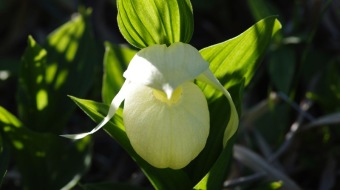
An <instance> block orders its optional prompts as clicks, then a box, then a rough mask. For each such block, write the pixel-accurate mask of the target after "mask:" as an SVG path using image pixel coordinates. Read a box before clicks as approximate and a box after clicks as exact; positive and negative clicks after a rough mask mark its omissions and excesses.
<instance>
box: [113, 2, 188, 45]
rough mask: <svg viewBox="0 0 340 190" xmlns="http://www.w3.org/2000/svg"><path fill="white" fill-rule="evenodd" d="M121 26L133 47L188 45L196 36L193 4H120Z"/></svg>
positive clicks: (118, 3)
mask: <svg viewBox="0 0 340 190" xmlns="http://www.w3.org/2000/svg"><path fill="white" fill-rule="evenodd" d="M117 7H118V26H119V29H120V32H121V33H122V35H123V36H124V38H125V39H126V40H127V41H128V42H129V43H130V44H131V45H133V46H136V47H138V48H145V47H148V46H150V45H153V44H167V45H170V44H172V43H174V42H184V43H188V42H189V41H190V39H191V36H192V33H193V28H194V27H193V25H194V21H193V13H192V7H191V3H190V0H143V1H140V0H118V1H117Z"/></svg>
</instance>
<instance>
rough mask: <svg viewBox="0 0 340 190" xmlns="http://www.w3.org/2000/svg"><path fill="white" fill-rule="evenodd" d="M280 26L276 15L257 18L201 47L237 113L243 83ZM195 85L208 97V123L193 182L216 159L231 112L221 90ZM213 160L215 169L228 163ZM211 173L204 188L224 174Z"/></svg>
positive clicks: (221, 168)
mask: <svg viewBox="0 0 340 190" xmlns="http://www.w3.org/2000/svg"><path fill="white" fill-rule="evenodd" d="M279 29H280V23H279V22H278V21H277V20H276V18H275V17H268V18H266V19H263V20H261V21H259V22H258V23H256V24H255V25H253V26H252V27H250V28H249V29H248V30H246V31H245V32H243V33H242V34H240V35H239V36H237V37H235V38H232V39H230V40H228V41H226V42H223V43H220V44H216V45H213V46H210V47H207V48H205V49H202V50H201V51H200V53H201V55H202V56H203V58H204V59H205V60H207V61H208V62H209V63H210V69H211V70H212V72H214V74H215V76H216V77H217V78H218V79H219V80H220V81H221V83H222V84H223V85H224V87H225V88H227V89H228V88H229V91H230V94H231V95H232V97H233V99H234V102H235V105H236V108H237V110H238V112H239V115H240V110H241V101H242V92H243V88H244V87H243V84H245V85H247V84H248V83H249V81H250V79H251V78H252V76H253V75H254V73H255V70H256V68H257V67H258V65H259V63H260V61H261V59H262V58H263V56H264V54H265V52H266V50H267V48H268V46H269V44H270V40H271V38H272V36H273V34H275V33H276V32H277V31H278V30H279ZM198 85H199V86H200V87H201V88H202V89H203V92H204V94H205V95H206V97H207V99H208V103H209V110H210V121H211V122H210V126H211V127H210V135H209V138H208V141H207V144H206V147H205V148H204V150H203V151H202V153H201V154H200V156H199V157H198V158H197V159H196V161H195V162H196V164H197V166H196V167H194V169H193V171H192V173H193V174H195V177H194V181H195V182H196V180H199V179H200V178H202V177H203V176H200V175H202V174H203V175H205V173H207V172H208V171H209V168H211V167H212V166H213V165H214V164H215V161H216V160H217V159H219V156H220V152H221V151H222V139H223V135H222V134H223V133H224V130H225V126H226V125H227V122H228V117H229V115H230V114H229V113H230V109H229V106H221V105H228V101H227V100H226V99H224V98H223V97H221V96H222V93H220V92H219V91H217V90H215V89H213V88H212V87H211V86H208V85H207V84H204V83H200V82H198ZM230 143H231V142H230ZM224 159H225V160H229V159H230V158H229V159H228V158H227V157H225V158H224ZM216 164H217V166H214V168H216V170H221V171H223V170H224V171H225V170H227V167H228V165H219V164H218V163H216ZM218 165H219V166H218ZM211 172H213V173H221V172H217V171H214V170H211ZM210 174H211V173H208V174H207V175H208V176H209V179H208V180H206V186H207V188H208V187H209V184H215V183H217V184H219V185H220V184H222V183H223V178H220V176H212V175H210ZM225 174H226V173H225ZM216 179H220V181H219V182H218V180H216ZM209 180H213V181H214V183H210V182H209ZM197 182H198V181H197ZM200 185H201V187H202V186H203V184H202V183H200ZM215 187H216V186H215Z"/></svg>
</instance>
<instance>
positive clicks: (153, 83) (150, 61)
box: [124, 42, 209, 98]
mask: <svg viewBox="0 0 340 190" xmlns="http://www.w3.org/2000/svg"><path fill="white" fill-rule="evenodd" d="M208 67H209V64H208V63H207V62H206V61H205V60H204V59H203V58H202V56H201V55H200V54H199V52H198V50H197V49H195V48H194V47H192V46H191V45H189V44H184V43H181V42H177V43H174V44H172V45H170V46H169V47H167V46H166V45H153V46H150V47H147V48H145V49H142V50H141V51H139V52H138V53H137V54H136V55H135V56H134V57H133V58H132V60H131V62H130V64H129V66H128V69H127V70H126V71H125V72H124V77H125V78H126V79H127V80H130V81H132V82H134V83H140V84H144V85H146V86H149V87H152V88H156V89H158V90H162V91H164V92H166V94H167V96H168V98H170V97H171V94H172V92H173V91H174V89H176V88H177V86H178V85H180V84H182V83H184V82H186V81H190V80H194V79H195V78H196V77H197V76H198V75H199V74H201V73H202V72H203V71H205V70H206V69H207V68H208Z"/></svg>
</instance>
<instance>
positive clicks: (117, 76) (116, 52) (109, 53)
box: [102, 42, 137, 104]
mask: <svg viewBox="0 0 340 190" xmlns="http://www.w3.org/2000/svg"><path fill="white" fill-rule="evenodd" d="M136 52H137V51H135V50H132V49H130V48H128V47H121V46H117V45H114V44H111V43H109V42H106V43H105V55H104V76H103V86H102V99H103V102H104V103H106V104H109V103H111V101H112V99H113V97H114V96H115V95H116V94H117V93H118V91H119V90H120V88H121V87H122V85H123V83H124V81H125V79H124V77H123V72H124V71H125V70H126V68H127V65H128V64H129V62H130V61H131V59H132V57H133V56H134V55H135V54H136Z"/></svg>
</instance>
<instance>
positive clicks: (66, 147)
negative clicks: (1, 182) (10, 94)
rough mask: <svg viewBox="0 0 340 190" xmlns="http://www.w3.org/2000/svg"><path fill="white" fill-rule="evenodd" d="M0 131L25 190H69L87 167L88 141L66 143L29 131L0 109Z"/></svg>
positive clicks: (44, 134)
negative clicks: (6, 142)
mask: <svg viewBox="0 0 340 190" xmlns="http://www.w3.org/2000/svg"><path fill="white" fill-rule="evenodd" d="M0 129H1V132H3V134H4V135H5V137H6V139H8V140H9V142H10V146H11V153H12V154H13V158H14V160H15V162H16V165H17V167H18V169H19V171H20V173H21V175H22V178H23V184H24V187H25V188H26V189H61V188H65V189H70V188H71V187H72V186H74V185H75V184H76V183H77V182H78V180H79V179H80V177H81V175H82V174H83V173H84V172H85V171H86V169H87V168H88V167H89V164H90V161H91V156H90V154H89V150H90V146H89V145H90V144H89V143H90V139H89V138H84V139H82V140H80V141H76V142H70V141H68V140H65V139H64V138H62V137H59V136H57V135H53V134H47V133H37V132H34V131H31V130H29V129H28V128H26V127H24V126H23V124H22V123H21V122H20V121H19V120H18V119H17V118H16V117H15V116H13V115H12V114H10V113H9V112H8V111H6V110H5V109H4V108H2V107H0Z"/></svg>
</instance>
